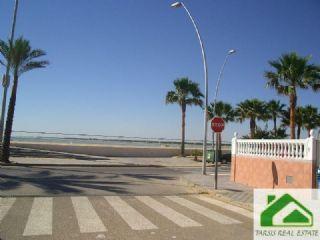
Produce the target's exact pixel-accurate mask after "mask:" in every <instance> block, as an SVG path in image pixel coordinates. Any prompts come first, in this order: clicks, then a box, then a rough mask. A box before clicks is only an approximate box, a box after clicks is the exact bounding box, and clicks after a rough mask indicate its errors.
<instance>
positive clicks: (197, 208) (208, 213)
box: [167, 196, 241, 224]
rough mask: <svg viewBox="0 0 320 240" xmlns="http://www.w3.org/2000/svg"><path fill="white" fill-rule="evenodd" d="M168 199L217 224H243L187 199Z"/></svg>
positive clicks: (170, 197)
mask: <svg viewBox="0 0 320 240" xmlns="http://www.w3.org/2000/svg"><path fill="white" fill-rule="evenodd" d="M167 198H168V199H170V200H171V201H173V202H175V203H178V204H180V205H182V206H184V207H186V208H189V209H190V210H192V211H194V212H197V213H199V214H201V215H203V216H205V217H207V218H210V219H212V220H214V221H216V222H219V223H221V224H237V223H241V222H240V221H238V220H236V219H233V218H230V217H228V216H225V215H223V214H220V213H218V212H216V211H213V210H211V209H209V208H206V207H203V206H201V205H199V204H197V203H194V202H191V201H189V200H187V199H184V198H181V197H177V196H167Z"/></svg>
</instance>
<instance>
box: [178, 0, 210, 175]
mask: <svg viewBox="0 0 320 240" xmlns="http://www.w3.org/2000/svg"><path fill="white" fill-rule="evenodd" d="M180 4H181V6H182V7H183V8H184V10H185V11H186V12H187V14H188V16H189V18H190V20H191V22H192V24H193V26H194V29H195V31H196V33H197V37H198V39H199V43H200V47H201V53H202V61H203V69H204V78H205V85H204V88H205V90H204V91H205V106H204V121H203V122H204V136H203V159H202V174H206V159H207V132H208V67H207V57H206V52H205V49H204V45H203V42H202V38H201V35H200V32H199V29H198V26H197V24H196V22H195V20H194V18H193V17H192V15H191V13H190V11H189V10H188V8H187V7H186V5H185V4H184V3H183V2H180Z"/></svg>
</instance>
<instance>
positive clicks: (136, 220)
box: [104, 196, 158, 230]
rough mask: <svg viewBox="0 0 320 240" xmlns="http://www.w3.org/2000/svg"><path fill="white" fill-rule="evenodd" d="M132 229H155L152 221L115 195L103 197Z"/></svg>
mask: <svg viewBox="0 0 320 240" xmlns="http://www.w3.org/2000/svg"><path fill="white" fill-rule="evenodd" d="M104 198H105V199H106V200H107V201H108V203H109V204H110V205H111V206H112V207H113V208H114V210H115V211H116V212H117V213H118V214H119V215H120V216H121V217H122V219H123V220H124V221H125V222H126V223H127V224H128V225H129V226H130V227H131V229H133V230H146V229H157V228H158V227H157V226H155V225H154V224H153V223H152V222H150V221H149V220H148V219H146V218H145V217H144V216H142V215H141V214H140V213H139V212H138V211H137V210H135V209H134V208H133V207H131V206H130V205H129V204H127V203H126V202H125V201H123V200H122V199H121V198H120V197H117V196H108V197H104Z"/></svg>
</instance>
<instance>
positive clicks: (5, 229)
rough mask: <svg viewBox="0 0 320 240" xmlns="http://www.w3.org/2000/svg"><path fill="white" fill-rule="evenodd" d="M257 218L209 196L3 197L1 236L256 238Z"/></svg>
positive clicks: (42, 239)
mask: <svg viewBox="0 0 320 240" xmlns="http://www.w3.org/2000/svg"><path fill="white" fill-rule="evenodd" d="M251 214H252V213H251V212H249V211H246V210H243V209H241V208H237V207H234V206H232V205H228V204H226V203H223V202H219V201H216V200H213V201H212V198H209V197H208V196H205V195H183V196H177V195H169V196H141V195H139V196H117V195H113V196H89V197H86V196H68V197H66V196H63V197H15V198H2V199H1V198H0V238H1V239H3V240H16V239H29V240H30V239H34V240H47V239H59V240H60V239H66V240H73V239H77V240H78V239H82V240H90V239H122V240H126V239H128V240H140V239H155V240H164V239H185V240H188V239H212V240H214V239H219V240H220V239H227V240H231V239H235V236H236V239H240V240H241V239H243V240H250V239H252V215H251Z"/></svg>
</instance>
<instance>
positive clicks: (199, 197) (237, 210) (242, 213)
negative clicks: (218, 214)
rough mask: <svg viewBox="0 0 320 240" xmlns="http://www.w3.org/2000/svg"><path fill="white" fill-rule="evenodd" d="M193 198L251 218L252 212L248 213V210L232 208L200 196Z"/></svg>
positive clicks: (227, 204) (230, 205)
mask: <svg viewBox="0 0 320 240" xmlns="http://www.w3.org/2000/svg"><path fill="white" fill-rule="evenodd" d="M195 197H196V198H198V199H200V200H202V201H204V202H207V203H211V204H213V205H216V206H218V207H222V208H225V209H227V210H229V211H232V212H235V213H238V214H241V215H243V216H245V217H248V218H253V212H250V211H249V210H246V209H243V208H241V207H237V206H234V205H232V204H229V203H225V202H222V201H219V200H216V199H213V198H210V197H206V196H201V195H200V196H195Z"/></svg>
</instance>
